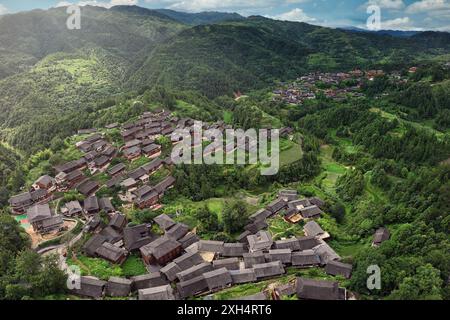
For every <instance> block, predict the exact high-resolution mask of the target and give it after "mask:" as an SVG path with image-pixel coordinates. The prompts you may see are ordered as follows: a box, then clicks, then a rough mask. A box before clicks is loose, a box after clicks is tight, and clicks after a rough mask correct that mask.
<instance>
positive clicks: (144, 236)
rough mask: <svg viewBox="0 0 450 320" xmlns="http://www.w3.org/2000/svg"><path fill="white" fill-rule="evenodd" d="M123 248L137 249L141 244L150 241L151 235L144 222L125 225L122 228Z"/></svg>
mask: <svg viewBox="0 0 450 320" xmlns="http://www.w3.org/2000/svg"><path fill="white" fill-rule="evenodd" d="M123 235H124V243H125V248H126V249H127V250H128V251H132V250H137V249H139V248H141V247H142V246H144V245H146V244H148V243H150V242H152V240H153V238H154V237H153V235H152V234H151V233H150V229H149V228H148V227H147V225H145V224H140V225H137V226H133V227H126V228H125V229H124V230H123Z"/></svg>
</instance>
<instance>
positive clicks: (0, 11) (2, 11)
mask: <svg viewBox="0 0 450 320" xmlns="http://www.w3.org/2000/svg"><path fill="white" fill-rule="evenodd" d="M5 13H8V8H6V7H5V6H4V5H2V4H1V3H0V16H1V15H2V14H5Z"/></svg>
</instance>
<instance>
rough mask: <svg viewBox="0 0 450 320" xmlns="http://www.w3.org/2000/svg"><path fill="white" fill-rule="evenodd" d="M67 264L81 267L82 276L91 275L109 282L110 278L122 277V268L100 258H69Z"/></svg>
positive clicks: (82, 256) (80, 256)
mask: <svg viewBox="0 0 450 320" xmlns="http://www.w3.org/2000/svg"><path fill="white" fill-rule="evenodd" d="M67 264H68V265H76V266H78V267H80V269H81V274H82V275H90V276H94V277H97V278H99V279H102V280H108V279H109V277H121V276H122V268H121V267H120V266H117V265H113V264H112V263H109V262H108V261H106V260H103V259H99V258H90V257H86V256H84V255H78V256H77V258H76V259H73V258H68V259H67Z"/></svg>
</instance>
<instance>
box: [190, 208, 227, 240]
mask: <svg viewBox="0 0 450 320" xmlns="http://www.w3.org/2000/svg"><path fill="white" fill-rule="evenodd" d="M195 217H196V218H197V220H198V222H199V226H198V230H199V232H200V233H217V232H218V231H221V227H220V223H219V218H218V217H217V214H216V213H214V212H211V210H209V208H208V206H207V205H205V206H203V207H201V208H200V209H198V210H197V212H196V213H195Z"/></svg>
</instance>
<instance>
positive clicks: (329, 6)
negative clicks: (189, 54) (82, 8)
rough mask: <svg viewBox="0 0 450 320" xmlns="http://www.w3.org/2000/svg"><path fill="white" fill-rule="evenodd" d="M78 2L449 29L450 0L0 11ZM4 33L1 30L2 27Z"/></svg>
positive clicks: (172, 3) (294, 0) (147, 2)
mask: <svg viewBox="0 0 450 320" xmlns="http://www.w3.org/2000/svg"><path fill="white" fill-rule="evenodd" d="M69 3H79V4H81V5H85V4H91V5H98V6H104V7H110V6H113V5H117V4H136V5H139V6H142V7H147V8H153V9H156V8H169V9H174V10H178V11H188V12H199V11H213V10H214V11H227V12H238V13H240V14H242V15H245V16H248V15H263V16H267V17H271V18H275V19H280V20H290V21H302V22H308V23H312V24H317V25H324V26H331V27H336V26H356V27H361V28H365V27H366V21H367V19H368V17H369V14H367V12H366V9H367V7H368V6H369V5H377V6H379V8H380V9H381V26H382V28H383V29H394V30H445V31H450V0H92V1H80V0H67V1H62V0H59V1H58V0H57V1H53V0H42V1H36V0H10V1H8V0H0V14H5V13H14V12H18V11H23V10H31V9H36V8H41V9H46V8H49V7H54V6H60V5H67V4H69ZM0 32H1V30H0Z"/></svg>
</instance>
